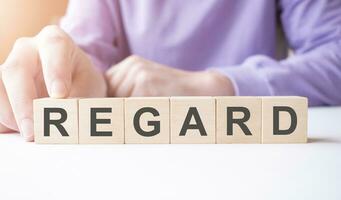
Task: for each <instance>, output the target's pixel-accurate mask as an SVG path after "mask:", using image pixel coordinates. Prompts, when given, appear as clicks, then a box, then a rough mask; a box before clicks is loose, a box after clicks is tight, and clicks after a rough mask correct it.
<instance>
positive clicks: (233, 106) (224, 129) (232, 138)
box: [216, 97, 262, 144]
mask: <svg viewBox="0 0 341 200" xmlns="http://www.w3.org/2000/svg"><path fill="white" fill-rule="evenodd" d="M240 107H241V108H240ZM228 109H230V110H229V113H231V112H232V111H231V110H235V111H233V114H232V117H233V119H245V120H246V119H247V118H246V117H247V116H248V113H249V114H250V115H249V119H248V120H247V121H245V123H244V124H245V126H246V128H247V129H248V131H246V132H244V131H243V129H242V128H244V129H245V127H241V126H240V125H239V124H237V123H233V125H232V132H230V131H228V125H227V124H228V123H229V124H231V122H232V119H231V118H228V116H227V112H228ZM216 124H217V126H216V129H217V130H216V136H217V143H218V144H229V143H261V136H262V132H261V131H262V99H261V98H259V97H216ZM248 134H249V135H248ZM250 134H251V135H250Z"/></svg>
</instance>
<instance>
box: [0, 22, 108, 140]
mask: <svg viewBox="0 0 341 200" xmlns="http://www.w3.org/2000/svg"><path fill="white" fill-rule="evenodd" d="M0 67H1V68H0V105H1V109H0V132H6V131H9V130H10V129H11V130H15V131H20V132H21V133H22V134H23V135H24V137H25V138H26V140H27V141H32V140H33V138H34V135H33V100H34V99H36V98H41V97H48V96H49V97H52V98H68V97H104V96H106V93H107V91H106V89H107V88H106V83H105V79H104V76H103V74H102V73H100V72H99V71H97V70H96V69H95V68H94V66H93V65H92V63H91V61H90V59H89V58H88V56H87V55H86V54H85V53H84V52H83V51H82V50H81V49H80V48H79V47H77V46H76V45H75V43H74V42H73V41H72V40H71V38H70V37H69V36H68V35H67V34H66V33H65V32H63V31H62V30H61V29H60V28H58V27H57V26H47V27H45V28H44V29H43V30H42V31H41V32H40V33H39V34H38V35H36V36H35V37H32V38H20V39H18V40H17V41H16V43H15V44H14V47H13V49H12V51H11V53H10V54H9V56H8V58H7V59H6V61H5V62H4V63H3V64H2V65H1V66H0Z"/></svg>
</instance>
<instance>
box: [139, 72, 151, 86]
mask: <svg viewBox="0 0 341 200" xmlns="http://www.w3.org/2000/svg"><path fill="white" fill-rule="evenodd" d="M136 81H137V82H138V83H139V84H141V85H146V84H148V83H150V82H151V81H152V77H151V75H150V73H148V71H146V70H141V71H140V72H139V73H138V75H137V78H136Z"/></svg>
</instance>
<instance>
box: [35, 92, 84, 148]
mask: <svg viewBox="0 0 341 200" xmlns="http://www.w3.org/2000/svg"><path fill="white" fill-rule="evenodd" d="M33 107H34V108H33V110H34V140H35V142H36V143H41V144H77V143H78V100H77V99H52V98H42V99H36V100H34V102H33Z"/></svg>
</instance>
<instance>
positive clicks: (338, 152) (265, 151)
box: [0, 107, 341, 200]
mask: <svg viewBox="0 0 341 200" xmlns="http://www.w3.org/2000/svg"><path fill="white" fill-rule="evenodd" d="M308 132H309V143H308V144H276V145H265V144H263V145H262V144H254V145H248V144H242V145H238V144H229V145H173V144H172V145H37V144H34V143H26V142H24V141H23V139H22V138H20V137H19V136H18V134H6V135H0V199H1V200H8V199H34V200H40V199H44V200H46V199H58V200H61V199H74V200H76V199H77V200H78V199H92V200H95V199H119V200H121V199H134V200H136V199H148V200H151V199H157V200H163V199H186V200H191V199H196V200H197V199H212V200H213V199H214V200H215V199H222V200H227V199H248V200H249V199H262V200H264V199H276V200H277V199H286V200H287V199H309V200H314V199H328V200H340V199H341V107H339V108H314V109H310V110H309V131H308Z"/></svg>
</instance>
